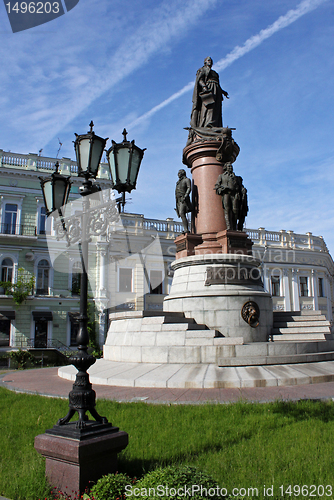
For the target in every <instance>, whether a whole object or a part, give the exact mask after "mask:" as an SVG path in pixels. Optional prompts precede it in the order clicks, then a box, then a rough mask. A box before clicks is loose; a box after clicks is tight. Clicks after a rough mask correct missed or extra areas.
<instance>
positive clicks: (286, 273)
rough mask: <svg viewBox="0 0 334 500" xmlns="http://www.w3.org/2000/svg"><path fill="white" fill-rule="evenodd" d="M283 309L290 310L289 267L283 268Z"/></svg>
mask: <svg viewBox="0 0 334 500" xmlns="http://www.w3.org/2000/svg"><path fill="white" fill-rule="evenodd" d="M283 295H284V310H285V311H291V300H290V283H289V269H283Z"/></svg>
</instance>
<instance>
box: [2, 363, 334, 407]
mask: <svg viewBox="0 0 334 500" xmlns="http://www.w3.org/2000/svg"><path fill="white" fill-rule="evenodd" d="M57 372H58V368H39V369H34V370H22V371H13V372H8V373H5V374H3V375H0V385H1V386H3V387H7V388H8V389H10V390H13V391H17V392H26V393H30V394H40V395H43V396H51V397H61V398H67V397H68V393H69V391H70V390H71V388H72V382H71V381H69V380H64V379H62V378H60V377H58V375H57ZM93 387H94V390H95V391H96V395H97V398H104V399H110V400H115V401H130V402H134V401H145V402H147V403H183V404H188V403H195V404H198V403H205V402H214V403H229V402H235V401H239V400H244V401H254V402H255V401H258V402H266V401H275V400H277V399H283V400H294V401H296V400H299V399H333V400H334V382H326V383H318V384H307V385H291V386H276V387H251V388H250V387H241V388H231V389H222V388H219V389H173V388H146V387H116V386H110V385H109V386H106V385H94V386H93Z"/></svg>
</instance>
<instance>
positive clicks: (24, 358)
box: [8, 349, 36, 370]
mask: <svg viewBox="0 0 334 500" xmlns="http://www.w3.org/2000/svg"><path fill="white" fill-rule="evenodd" d="M8 355H9V357H10V358H11V359H12V360H13V361H14V362H15V363H17V368H18V370H24V368H26V366H27V364H28V363H31V364H36V360H35V358H34V356H33V355H32V354H31V352H29V351H23V350H22V349H19V350H18V351H11V352H10V353H9V354H8Z"/></svg>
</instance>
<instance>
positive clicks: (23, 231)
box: [0, 222, 37, 236]
mask: <svg viewBox="0 0 334 500" xmlns="http://www.w3.org/2000/svg"><path fill="white" fill-rule="evenodd" d="M0 234H7V235H12V236H14V235H20V236H37V227H36V226H33V225H30V224H8V223H5V222H4V223H2V224H0Z"/></svg>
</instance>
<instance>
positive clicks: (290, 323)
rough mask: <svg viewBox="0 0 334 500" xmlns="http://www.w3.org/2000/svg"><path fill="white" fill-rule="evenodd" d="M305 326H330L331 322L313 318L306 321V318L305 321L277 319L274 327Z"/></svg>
mask: <svg viewBox="0 0 334 500" xmlns="http://www.w3.org/2000/svg"><path fill="white" fill-rule="evenodd" d="M304 326H306V327H307V326H327V327H329V328H330V326H331V324H330V322H329V321H327V320H326V318H325V320H324V321H317V320H313V319H312V321H305V318H304V319H303V321H275V323H274V328H301V327H304Z"/></svg>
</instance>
